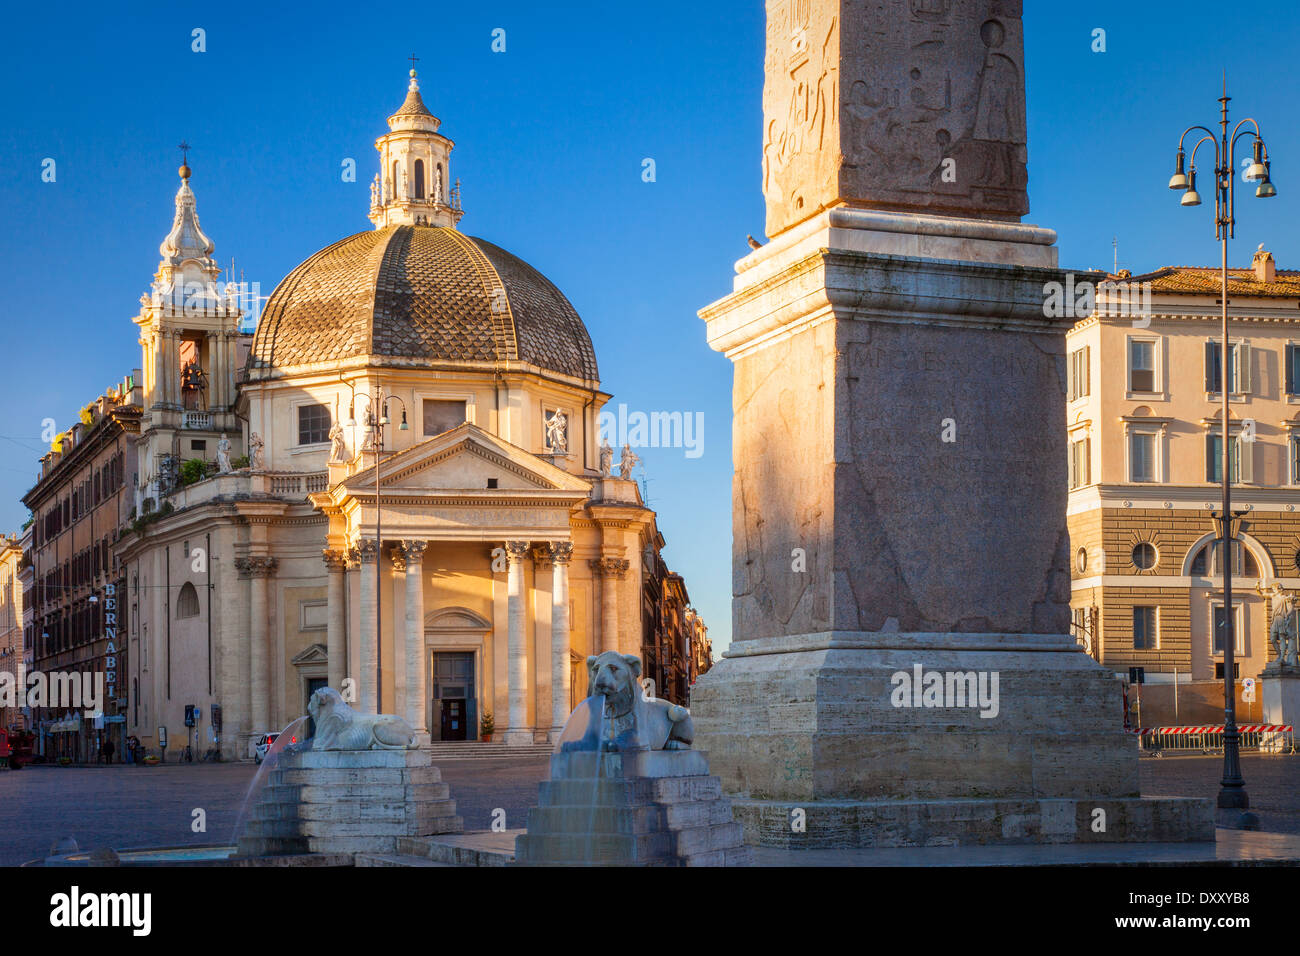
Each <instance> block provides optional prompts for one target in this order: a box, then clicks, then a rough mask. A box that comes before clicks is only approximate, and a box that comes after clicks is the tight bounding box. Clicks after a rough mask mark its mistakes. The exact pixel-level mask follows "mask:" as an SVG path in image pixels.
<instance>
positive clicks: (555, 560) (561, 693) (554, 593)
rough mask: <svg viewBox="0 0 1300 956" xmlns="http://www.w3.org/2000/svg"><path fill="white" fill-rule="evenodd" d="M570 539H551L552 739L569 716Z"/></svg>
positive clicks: (571, 549) (571, 545) (555, 737)
mask: <svg viewBox="0 0 1300 956" xmlns="http://www.w3.org/2000/svg"><path fill="white" fill-rule="evenodd" d="M572 558H573V542H572V541H552V542H551V562H552V564H553V565H554V566H555V569H554V571H553V572H552V575H551V741H552V742H554V741H557V740H559V739H560V733H561V732H562V731H563V730H564V725H565V723H566V722H567V721H568V719H569V561H570V560H571V559H572Z"/></svg>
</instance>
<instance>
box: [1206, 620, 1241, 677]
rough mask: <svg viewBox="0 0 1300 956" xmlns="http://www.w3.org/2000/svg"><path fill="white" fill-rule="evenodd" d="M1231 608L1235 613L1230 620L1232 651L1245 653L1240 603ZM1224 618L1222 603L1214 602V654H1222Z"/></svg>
mask: <svg viewBox="0 0 1300 956" xmlns="http://www.w3.org/2000/svg"><path fill="white" fill-rule="evenodd" d="M1233 610H1234V612H1235V613H1234V614H1233V615H1232V618H1233V620H1232V627H1233V635H1232V636H1233V641H1232V646H1233V648H1234V650H1233V653H1234V654H1245V653H1246V640H1245V637H1246V634H1245V628H1243V627H1242V613H1241V605H1240V604H1238V605H1236V606H1235V607H1234V608H1233ZM1225 620H1226V619H1225V617H1224V614H1223V605H1222V604H1216V605H1214V653H1215V654H1222V653H1223V631H1224V623H1225ZM1219 676H1220V677H1222V676H1223V674H1222V673H1220V674H1219Z"/></svg>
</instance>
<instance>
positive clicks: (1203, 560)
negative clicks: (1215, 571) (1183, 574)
mask: <svg viewBox="0 0 1300 956" xmlns="http://www.w3.org/2000/svg"><path fill="white" fill-rule="evenodd" d="M1209 551H1210V546H1209V545H1208V544H1207V545H1205V546H1204V547H1202V548H1201V550H1199V551H1197V552H1196V555H1195V556H1194V557H1193V558H1192V565H1191V567H1190V568H1188V572H1187V573H1188V574H1190V575H1193V576H1195V577H1200V578H1203V577H1205V576H1206V575H1208V574H1209Z"/></svg>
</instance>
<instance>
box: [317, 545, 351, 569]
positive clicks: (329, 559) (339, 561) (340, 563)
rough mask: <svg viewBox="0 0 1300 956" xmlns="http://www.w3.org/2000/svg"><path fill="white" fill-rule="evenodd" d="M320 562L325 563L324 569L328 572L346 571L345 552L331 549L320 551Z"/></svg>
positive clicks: (346, 558) (346, 556)
mask: <svg viewBox="0 0 1300 956" xmlns="http://www.w3.org/2000/svg"><path fill="white" fill-rule="evenodd" d="M320 556H321V560H322V561H324V562H325V567H326V569H327V570H329V571H344V570H346V569H347V564H348V555H347V552H346V551H337V550H334V549H333V548H322V549H321V553H320Z"/></svg>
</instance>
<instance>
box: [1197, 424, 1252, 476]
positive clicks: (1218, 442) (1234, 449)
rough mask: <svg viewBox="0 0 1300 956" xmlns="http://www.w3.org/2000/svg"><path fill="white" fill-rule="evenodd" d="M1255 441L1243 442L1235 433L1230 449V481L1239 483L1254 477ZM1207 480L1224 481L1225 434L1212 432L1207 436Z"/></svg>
mask: <svg viewBox="0 0 1300 956" xmlns="http://www.w3.org/2000/svg"><path fill="white" fill-rule="evenodd" d="M1254 451H1255V443H1254V442H1243V441H1242V440H1241V436H1240V435H1234V436H1233V438H1232V445H1231V446H1230V447H1229V449H1228V454H1229V459H1230V460H1229V462H1228V481H1229V482H1230V483H1231V484H1234V485H1235V484H1238V483H1240V482H1243V481H1252V480H1253V479H1254V471H1255V469H1254ZM1205 480H1206V481H1208V482H1210V483H1211V484H1216V485H1217V484H1219V483H1220V482H1222V481H1223V436H1222V435H1220V434H1217V433H1211V434H1208V435H1206V436H1205Z"/></svg>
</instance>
